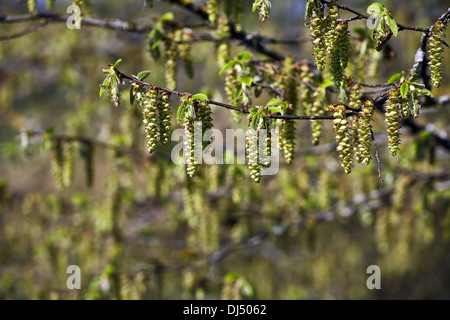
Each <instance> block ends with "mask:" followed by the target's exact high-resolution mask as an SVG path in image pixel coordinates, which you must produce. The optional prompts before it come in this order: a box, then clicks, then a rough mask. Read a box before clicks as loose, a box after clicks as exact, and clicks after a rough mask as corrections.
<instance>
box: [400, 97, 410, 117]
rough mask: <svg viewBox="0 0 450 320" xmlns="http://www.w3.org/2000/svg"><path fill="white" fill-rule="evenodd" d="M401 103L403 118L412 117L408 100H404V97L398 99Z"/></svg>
mask: <svg viewBox="0 0 450 320" xmlns="http://www.w3.org/2000/svg"><path fill="white" fill-rule="evenodd" d="M398 100H399V103H400V113H401V114H402V117H403V118H409V117H410V116H411V108H410V106H409V103H408V99H407V98H403V97H402V96H399V97H398Z"/></svg>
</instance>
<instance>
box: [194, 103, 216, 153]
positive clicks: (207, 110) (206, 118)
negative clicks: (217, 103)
mask: <svg viewBox="0 0 450 320" xmlns="http://www.w3.org/2000/svg"><path fill="white" fill-rule="evenodd" d="M196 106H197V109H198V115H199V116H200V119H201V122H202V137H205V132H206V131H207V130H210V129H212V127H213V124H212V112H211V107H210V106H209V105H208V103H206V101H205V100H197V101H196ZM210 143H211V141H203V143H202V145H203V150H204V149H205V148H206V147H207V146H208V145H209V144H210Z"/></svg>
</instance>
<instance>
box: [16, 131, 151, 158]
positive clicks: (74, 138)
mask: <svg viewBox="0 0 450 320" xmlns="http://www.w3.org/2000/svg"><path fill="white" fill-rule="evenodd" d="M22 135H26V136H27V137H28V138H32V137H43V136H45V135H50V137H51V139H52V140H59V141H63V142H80V143H82V144H86V145H93V146H99V147H103V148H106V149H111V150H114V151H117V152H120V153H124V154H127V155H129V156H132V157H133V158H146V159H151V158H153V154H149V153H148V152H142V151H139V150H136V149H132V148H128V147H125V146H121V145H115V144H112V143H107V142H103V141H98V140H95V139H91V138H87V137H81V136H71V135H65V134H52V133H49V132H47V131H35V130H25V131H23V132H22ZM22 138H23V136H17V137H16V139H17V140H20V139H22Z"/></svg>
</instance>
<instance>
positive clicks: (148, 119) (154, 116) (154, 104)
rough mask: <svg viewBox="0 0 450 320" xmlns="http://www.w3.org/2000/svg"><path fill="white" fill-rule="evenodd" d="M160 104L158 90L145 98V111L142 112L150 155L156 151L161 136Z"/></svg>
mask: <svg viewBox="0 0 450 320" xmlns="http://www.w3.org/2000/svg"><path fill="white" fill-rule="evenodd" d="M158 102H159V101H158V90H157V89H156V88H151V89H150V90H149V91H148V92H147V93H146V94H145V96H144V99H143V107H144V109H143V110H142V115H143V124H144V131H145V137H146V141H147V151H148V152H149V153H152V152H153V151H155V147H156V144H157V143H158V141H159V136H160V127H159V113H158Z"/></svg>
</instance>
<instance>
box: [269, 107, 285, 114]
mask: <svg viewBox="0 0 450 320" xmlns="http://www.w3.org/2000/svg"><path fill="white" fill-rule="evenodd" d="M267 110H269V112H279V113H282V110H281V108H280V107H269V108H267Z"/></svg>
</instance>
